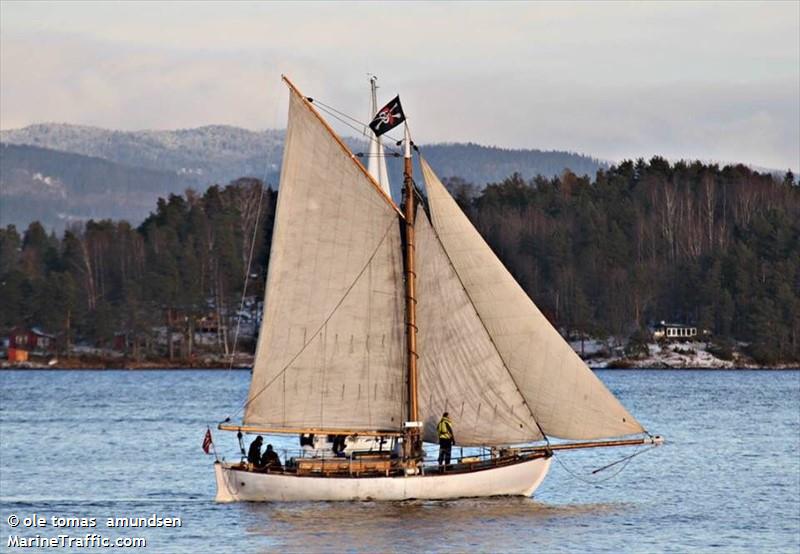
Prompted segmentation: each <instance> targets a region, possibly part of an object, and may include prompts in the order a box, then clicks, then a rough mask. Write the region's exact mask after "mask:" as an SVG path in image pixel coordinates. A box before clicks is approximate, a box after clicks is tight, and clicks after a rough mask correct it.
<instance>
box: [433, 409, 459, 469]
mask: <svg viewBox="0 0 800 554" xmlns="http://www.w3.org/2000/svg"><path fill="white" fill-rule="evenodd" d="M449 415H450V414H448V413H447V412H445V413H444V414H443V415H442V419H440V420H439V425H437V426H436V432H437V433H438V434H439V467H442V464H444V465H446V466H447V465H450V452H451V450H452V448H453V443H454V442H455V440H456V438H455V435H454V434H453V422H452V421H450V418H449V417H448V416H449Z"/></svg>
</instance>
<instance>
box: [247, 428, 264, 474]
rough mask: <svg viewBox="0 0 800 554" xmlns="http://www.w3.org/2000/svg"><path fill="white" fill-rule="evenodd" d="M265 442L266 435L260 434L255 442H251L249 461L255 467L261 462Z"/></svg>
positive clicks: (248, 454)
mask: <svg viewBox="0 0 800 554" xmlns="http://www.w3.org/2000/svg"><path fill="white" fill-rule="evenodd" d="M263 442H264V437H262V436H261V435H258V436H257V437H256V438H255V440H254V441H253V442H251V443H250V449H249V450H248V451H247V463H249V464H250V466H251V467H253V468H255V467H258V465H259V464H260V463H261V444H262V443H263Z"/></svg>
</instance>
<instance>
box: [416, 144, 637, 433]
mask: <svg viewBox="0 0 800 554" xmlns="http://www.w3.org/2000/svg"><path fill="white" fill-rule="evenodd" d="M421 165H422V172H423V176H424V179H425V187H426V190H427V195H428V203H429V207H430V212H431V219H432V223H433V230H435V239H436V240H433V239H431V238H430V237H429V238H427V239H426V240H424V241H423V240H420V244H419V245H418V248H417V256H418V259H419V260H421V261H420V264H426V262H425V261H422V260H425V259H426V258H431V257H441V255H440V253H439V249H438V248H437V245H436V243H437V241H438V243H440V245H441V251H443V252H444V253H446V256H447V258H448V260H449V262H450V264H451V267H452V270H453V272H454V273H455V274H456V275H457V277H458V281H459V284H460V286H461V287H463V290H464V293H465V295H466V297H467V298H468V299H469V302H470V304H471V307H472V309H473V310H474V312H475V315H474V316H473V314H472V313H471V311H469V310H467V309H464V308H462V310H461V312H463V313H464V314H466V315H465V316H464V318H465V319H467V320H468V321H467V322H466V323H464V325H465V327H466V328H465V329H464V331H466V332H469V333H470V335H469V336H468V337H467V338H463V337H462V338H461V339H455V340H460V341H461V342H463V341H465V340H466V341H474V344H468V345H467V344H465V345H462V346H459V345H454V344H452V342H451V341H453V340H454V337H453V328H452V327H451V326H447V325H443V324H442V323H441V322H440V321H435V322H433V321H430V319H429V320H428V321H426V320H425V318H424V317H423V313H425V312H423V310H424V308H420V313H419V316H418V318H419V320H420V321H419V328H420V335H422V336H421V338H420V342H421V343H425V344H427V345H429V348H430V345H435V346H437V347H438V348H444V349H448V350H449V352H448V355H443V354H442V353H441V352H433V353H428V352H425V351H423V352H422V355H421V359H420V380H421V387H422V389H423V390H425V389H429V394H431V392H432V391H436V390H438V388H437V387H438V385H434V384H432V383H438V382H440V381H442V382H451V383H453V384H454V385H455V386H456V387H457V388H460V389H462V390H464V389H468V388H470V387H471V386H472V385H466V384H465V383H463V382H459V381H454V378H455V377H454V376H459V375H460V376H462V377H463V379H465V380H466V379H475V378H479V379H481V380H487V379H488V382H489V383H494V384H495V386H498V387H500V386H501V385H497V383H501V382H503V383H505V389H502V390H506V389H507V388H508V382H509V381H510V382H512V383H513V384H514V385H515V386H516V388H517V389H518V394H519V395H521V397H522V398H523V399H524V401H525V406H526V407H527V409H528V410H529V415H530V416H532V417H533V419H534V420H535V422H536V423H538V427H539V428H540V429H541V430H542V431H543V432H544V434H546V435H551V436H554V437H560V438H566V439H595V438H605V437H614V436H621V435H627V434H633V433H641V432H643V431H644V429H643V428H642V426H641V425H640V424H639V422H637V421H636V420H635V419H634V418H633V416H631V415H630V414H629V413H628V411H627V410H626V409H625V408H624V407H623V406H622V404H620V403H619V401H618V400H617V399H616V398H614V396H613V395H612V394H611V393H610V392H609V391H608V389H607V388H606V387H605V386H604V385H603V383H602V382H601V381H600V380H599V379H598V378H597V377H596V376H595V375H594V374H593V373H592V371H591V370H590V369H589V368H588V367H587V366H586V364H584V362H583V361H582V360H581V359H580V357H578V355H577V354H576V353H575V352H574V351H573V350H572V348H571V347H570V346H569V344H567V342H566V341H565V340H564V339H563V338H562V337H561V335H560V334H559V333H558V331H556V329H554V328H553V326H552V325H550V323H549V322H548V321H547V319H546V318H545V317H544V316H543V315H542V313H541V312H540V311H539V309H538V308H537V307H536V306H535V305H534V303H533V302H532V301H531V299H530V298H529V297H528V295H527V294H526V293H525V291H523V290H522V288H521V287H520V286H519V284H518V283H517V282H516V281H515V280H514V278H513V277H512V276H511V274H510V273H509V272H508V270H507V269H506V268H505V266H503V264H502V263H501V262H500V260H498V259H497V257H496V256H495V255H494V253H493V252H492V250H491V248H490V247H489V246H488V245H487V244H486V242H485V241H484V240H483V238H482V237H481V236H480V234H479V233H478V231H477V230H476V229H475V228H474V227H473V226H472V224H471V223H470V222H469V220H468V219H467V217H466V216H465V215H464V213H463V212H462V211H461V209H460V208H459V207H458V205H457V204H456V202H455V200H453V198H452V197H451V196H450V194H449V193H448V192H447V190H446V189H445V188H444V186H443V185H442V183H441V181H439V178H438V177H437V176H436V175H435V174H434V172H433V170H432V169H431V168H430V166H429V165H428V164H427V163H426V162H425V160H424V159H422V160H421ZM418 219H424V215H423V214H420V216H419V218H418ZM420 231H421V232H422V234H423V235H424V234H425V225H424V224H422V225H420ZM440 264H441V262H440ZM444 273H446V272H444ZM429 279H430V277H429V276H425V275H424V274H423V271H422V268H420V280H421V281H422V282H428V286H427V288H428V289H431V288H433V287H434V286H435V285H434V284H432V283H430V282H429ZM444 281H447V282H451V281H452V278H446V279H444ZM439 286H440V287H441V288H442V289H444V288H445V287H446V288H447V289H448V290H447V291H446V292H444V294H445V295H447V296H451V295H456V293H455V292H454V290H453V289H454V286H453V285H452V284H447V283H442V284H441V285H439ZM426 302H432V303H439V302H442V298H441V297H440V298H429V297H424V296H423V295H422V293H420V295H419V305H420V306H423V304H424V303H426ZM452 302H454V303H455V304H456V305H457V304H459V302H458V301H455V300H452ZM460 303H461V304H463V299H462V300H461V302H460ZM451 305H452V304H451ZM433 310H435V308H431V309H430V310H428V311H427V312H426V317H428V318H431V317H434V316H435V314H433V313H432V312H433ZM476 319H478V320H479V321H480V323H481V324H482V326H483V328H484V329H483V330H484V331H485V333H486V335H488V337H489V338H490V341H491V346H492V349H493V350H494V352H489V351H488V350H490V349H489V347H488V346H487V344H486V336H485V335H484V334H483V333H481V330H480V329H479V328H477V324H476ZM429 322H430V323H431V324H428V323H429ZM434 323H435V324H434ZM464 346H469V348H470V349H471V350H472V351H473V352H472V354H471V355H470V356H469V357H467V356H464V355H462V353H463V350H464ZM478 349H480V351H481V352H480V353H479V354H478V353H476V352H475V351H477V350H478ZM420 350H421V351H422V348H420ZM498 366H501V367H502V368H503V369H504V370H505V372H506V373H507V378H506V379H505V380H502V379H499V377H496V376H497V375H499V374H500V373H502V372H501V371H500V370H499V369H498ZM426 380H427V381H428V383H426ZM500 390H501V389H500V388H498V392H499V391H500ZM454 392H456V391H454ZM503 394H504V395H505V393H503ZM456 395H457V393H456V394H452V393H450V392H449V391H448V392H447V393H446V394H445V395H442V394H441V393H439V394H438V398H439V400H438V402H439V403H438V404H437V405H435V406H434V405H430V404H429V405H428V408H429V409H436V410H437V413H438V411H441V410H442V406H441V398H443V397H444V398H447V399H448V400H449V404H448V405H449V407H450V411H451V412H454V413H453V415H454V416H456V420H457V421H460V423H461V425H466V426H467V427H468V426H469V422H470V421H472V419H471V418H473V417H474V415H475V414H469V415H467V416H461V417H459V413H458V410H457V409H456V407H457V405H456V406H454V405H453V401H454V399H455V398H454V397H456V398H457V396H456ZM421 396H422V398H421V399H420V401H421V402H424V401H425V400H426V399H425V395H424V394H421ZM506 398H507V400H508V402H509V408H510V407H512V406H513V407H514V412H513V416H514V417H516V418H520V419H522V418H523V417H524V416H526V415H528V414H524V413H520V412H521V411H522V410H521V409H520V408H519V406H520V404H519V402H518V401H516V396H515V395H510V396H506ZM481 406H482V410H484V409H485V407H484V405H483V404H482V405H481ZM492 408H494V407H493V406H492ZM437 413H434V414H429V417H432V416H435V415H437ZM483 413H484V415H483V416H482V417H492V415H493V414H492V412H491V411H490V412H489V414H485V412H483ZM462 417H464V419H463V420H462ZM498 419H501V418H498ZM528 421H529V419H527V418H526V419H525V422H528ZM520 423H521V424H522V425H523V427H522V428H521V429H520V435H523V434H524V433H523V432H522V431H523V430H524V428H525V427H524V426H525V423H523V422H522V421H521V422H520ZM508 427H509V426H508V425H507V424H505V425H498V426H497V427H496V431H493V432H494V433H496V435H495V436H491V437H485V438H486V440H485V442H484V444H497V443H503V442H508V440H507V438H508ZM462 428H463V427H462ZM528 428H530V425H528ZM531 437H532V438H536V437H534V436H533V435H531ZM457 438H458V440H459V441H461V440H462V439H461V437H460V436H458V434H457Z"/></svg>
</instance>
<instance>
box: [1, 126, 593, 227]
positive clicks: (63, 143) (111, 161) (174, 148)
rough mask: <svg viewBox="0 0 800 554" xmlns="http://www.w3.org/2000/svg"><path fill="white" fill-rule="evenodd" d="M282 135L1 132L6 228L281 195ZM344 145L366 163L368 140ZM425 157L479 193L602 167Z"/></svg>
mask: <svg viewBox="0 0 800 554" xmlns="http://www.w3.org/2000/svg"><path fill="white" fill-rule="evenodd" d="M349 130H350V131H353V129H349ZM284 135H285V131H284V130H265V131H249V130H247V129H241V128H238V127H231V126H225V125H211V126H206V127H198V128H195V129H177V130H167V131H114V130H109V129H101V128H98V127H86V126H80V125H66V124H55V123H46V124H39V125H31V126H29V127H25V128H23V129H13V130H4V131H0V141H2V144H1V145H0V226H2V227H5V226H7V225H8V224H12V223H13V224H15V225H17V227H20V228H24V227H27V226H28V224H29V223H30V222H32V221H39V223H41V224H42V225H43V226H44V227H45V229H47V230H48V232H49V231H50V230H55V231H56V233H58V234H61V233H62V232H63V231H64V229H65V228H66V226H67V225H68V224H69V223H70V222H73V221H84V222H85V221H88V220H89V219H91V218H94V219H98V218H111V219H126V220H127V221H129V222H130V223H131V224H133V225H138V224H139V223H141V222H142V221H143V220H144V218H145V217H147V214H148V213H149V211H150V210H151V209H152V206H153V205H154V204H155V202H156V200H157V199H158V198H159V197H166V196H167V195H169V194H170V193H175V192H183V191H184V190H185V189H186V188H188V187H192V188H194V189H195V190H198V191H200V192H203V191H204V190H205V189H206V188H207V187H209V186H211V185H214V184H224V183H228V182H230V181H231V180H233V179H237V178H241V177H254V178H260V179H263V180H265V182H266V183H268V184H270V185H272V186H273V187H277V185H278V181H279V175H280V165H281V160H282V156H283V138H284ZM345 140H346V141H347V143H348V144H349V145H350V146H351V148H352V149H353V151H354V152H355V153H356V154H361V155H362V158H361V159H362V161H365V162H366V158H364V157H363V153H364V151H365V150H367V147H366V143H365V141H364V140H363V137H361V138H358V137H356V138H353V137H350V138H348V137H345ZM424 152H425V155H426V157H427V158H428V160H429V161H430V162H431V163H432V164H434V165H435V167H438V168H440V170H441V175H442V176H444V177H447V176H452V175H458V176H460V177H462V178H465V179H468V180H470V181H472V182H475V183H481V184H483V183H486V182H489V181H495V180H499V179H503V178H505V177H506V176H508V175H510V174H511V173H512V172H513V171H517V172H518V173H520V174H521V175H523V176H524V177H526V178H531V177H534V176H536V175H538V174H541V175H546V176H548V177H552V176H555V175H560V174H561V172H563V171H564V169H565V168H568V169H570V170H571V171H573V172H575V173H576V174H578V175H583V174H588V175H594V173H595V171H597V169H599V168H604V167H606V165H605V164H604V163H603V162H601V161H599V160H595V159H593V158H591V157H589V156H585V155H581V154H576V153H570V152H558V151H541V150H508V149H503V148H497V147H488V146H479V145H476V144H433V145H429V146H425V147H424ZM387 165H388V167H389V172H390V174H391V176H392V182H393V183H394V184H395V187H394V192H395V194H396V196H398V197H399V188H400V184H401V183H402V165H403V164H402V161H401V160H400V159H397V158H393V157H390V158H389V159H388V160H387Z"/></svg>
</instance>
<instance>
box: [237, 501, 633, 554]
mask: <svg viewBox="0 0 800 554" xmlns="http://www.w3.org/2000/svg"><path fill="white" fill-rule="evenodd" d="M630 509H635V508H634V507H633V505H631V504H630V503H609V504H592V503H587V504H573V505H549V504H545V503H542V502H539V501H536V500H533V499H529V498H519V497H498V498H487V499H462V500H453V501H442V502H433V501H424V502H423V501H407V502H354V503H336V502H315V503H305V502H304V503H297V504H259V503H246V504H243V505H242V507H241V510H242V511H243V513H244V514H246V520H245V521H246V523H245V524H244V530H245V531H246V532H247V533H248V534H251V535H256V536H260V537H263V538H264V539H267V540H268V542H269V543H270V544H271V546H274V547H281V548H288V549H289V550H295V549H298V548H303V549H307V550H310V551H314V552H326V551H327V552H338V551H342V550H349V549H356V550H363V548H364V547H365V546H366V545H369V548H370V549H374V550H376V551H393V550H396V549H398V546H399V545H400V544H403V545H405V547H408V546H409V543H410V544H411V545H413V546H416V547H418V548H419V549H420V550H426V551H435V550H438V549H439V548H441V549H444V550H451V549H452V548H454V547H455V548H456V549H458V547H459V546H461V547H462V548H465V549H466V548H469V547H482V548H486V547H487V546H488V545H491V549H492V550H495V551H509V550H523V549H526V548H527V547H529V546H531V545H532V543H533V537H532V536H531V534H532V533H535V532H536V530H541V529H544V528H547V527H549V526H556V525H560V524H561V523H563V522H564V520H570V519H573V520H575V521H576V522H580V523H581V524H582V525H585V526H587V527H591V521H592V519H593V518H600V517H607V516H610V515H619V514H622V513H624V512H625V511H626V510H630ZM443 539H444V540H443ZM359 545H360V546H359Z"/></svg>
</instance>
